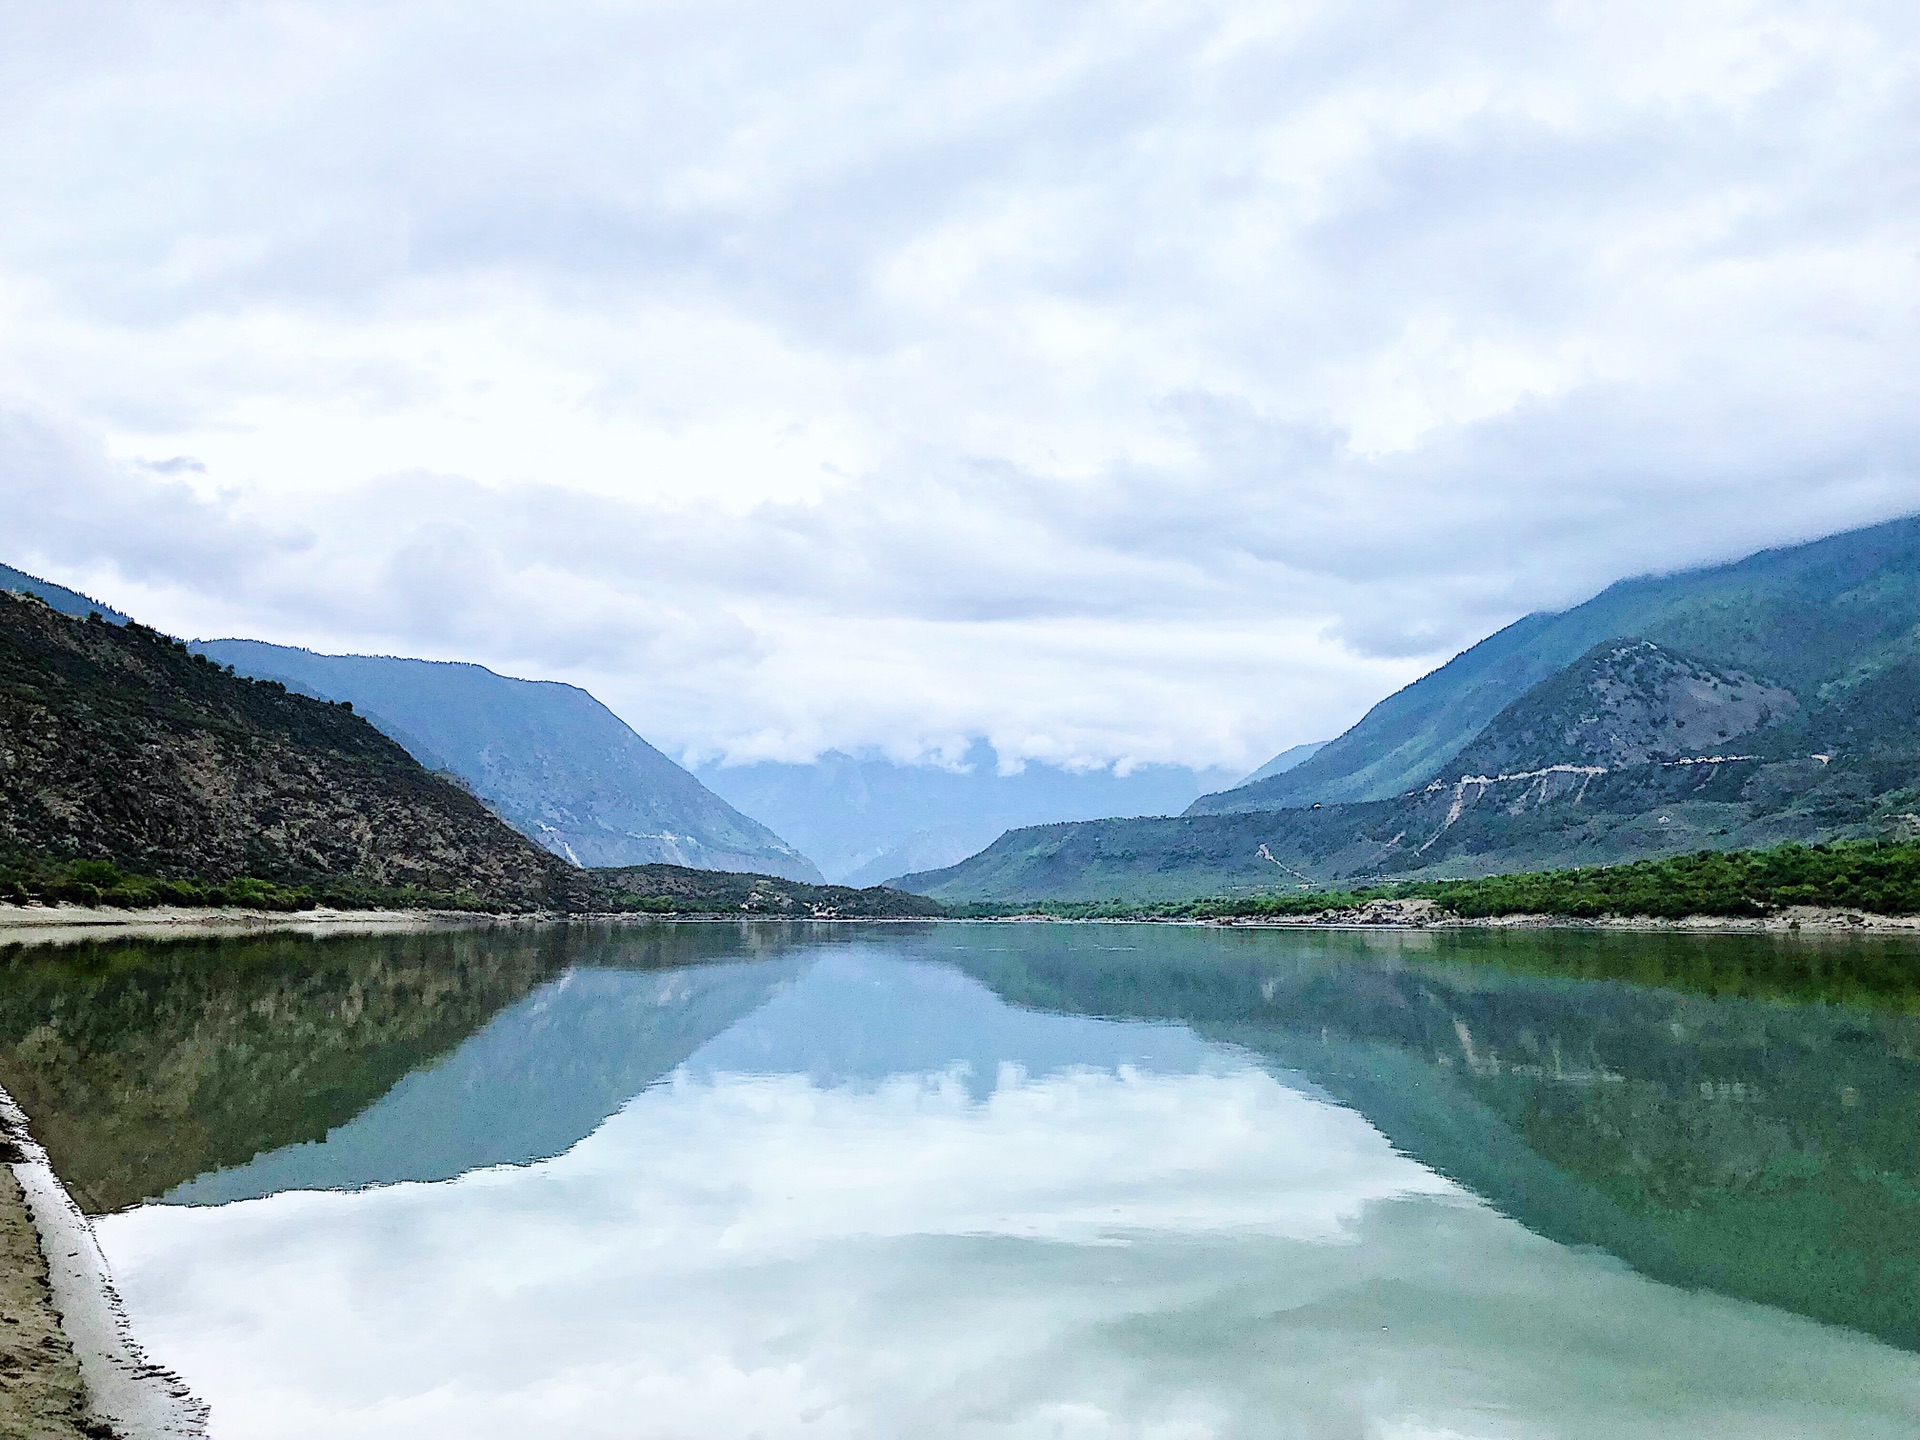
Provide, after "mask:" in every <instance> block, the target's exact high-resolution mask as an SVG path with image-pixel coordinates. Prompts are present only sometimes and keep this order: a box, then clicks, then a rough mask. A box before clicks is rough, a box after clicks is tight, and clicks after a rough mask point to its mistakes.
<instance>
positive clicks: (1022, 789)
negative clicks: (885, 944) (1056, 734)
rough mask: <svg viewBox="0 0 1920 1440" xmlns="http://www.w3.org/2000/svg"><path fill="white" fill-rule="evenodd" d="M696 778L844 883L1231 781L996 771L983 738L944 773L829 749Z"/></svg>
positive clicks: (945, 860)
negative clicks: (1011, 832)
mask: <svg viewBox="0 0 1920 1440" xmlns="http://www.w3.org/2000/svg"><path fill="white" fill-rule="evenodd" d="M697 773H698V774H699V776H700V778H701V779H702V780H704V781H705V782H706V783H707V784H708V785H709V786H710V787H712V788H713V789H714V790H716V791H718V792H719V793H720V794H721V795H724V796H725V797H726V798H727V799H728V800H730V801H732V802H733V803H734V804H735V805H737V806H738V807H739V808H740V809H742V810H744V811H745V812H746V813H747V814H749V815H752V816H755V817H756V818H758V819H760V820H762V821H764V822H765V823H767V824H769V825H771V826H773V827H774V828H775V829H776V830H778V831H779V832H780V833H781V834H782V835H786V836H789V837H790V838H791V839H792V840H793V841H794V843H795V844H797V845H799V846H800V847H801V848H802V849H804V850H805V851H806V852H807V853H808V854H809V855H812V856H813V857H814V858H815V859H817V860H818V861H819V862H820V866H821V868H822V869H823V870H824V871H825V872H826V873H827V874H828V875H830V876H832V877H834V878H835V879H838V880H841V881H844V882H846V883H848V884H870V883H874V882H877V881H880V880H885V879H889V878H891V877H892V876H895V875H898V874H900V873H901V872H903V871H906V870H912V869H916V868H925V867H927V866H930V865H935V864H941V865H944V864H951V863H952V862H954V861H956V860H959V859H961V858H963V857H964V856H967V855H971V854H972V853H974V851H976V850H978V849H980V848H981V847H982V846H983V845H985V844H987V843H988V842H989V841H991V840H992V839H993V838H994V837H995V836H996V835H999V834H1000V833H1001V832H1002V831H1004V830H1006V829H1008V828H1009V827H1013V826H1020V825H1032V824H1037V823H1040V822H1044V821H1052V820H1077V819H1091V818H1093V817H1095V816H1101V815H1167V814H1172V813H1174V812H1176V811H1178V810H1180V809H1181V808H1182V807H1183V806H1185V805H1186V804H1187V803H1188V802H1189V801H1191V800H1193V799H1194V798H1195V797H1196V796H1198V795H1199V794H1201V793H1202V792H1203V791H1204V790H1206V789H1207V787H1208V786H1209V785H1218V784H1220V783H1222V782H1223V781H1225V780H1226V779H1228V778H1230V772H1224V771H1219V770H1211V771H1203V770H1192V769H1188V768H1187V767H1185V766H1180V765H1142V766H1138V767H1136V768H1135V769H1133V770H1131V771H1129V772H1127V773H1126V774H1124V775H1123V774H1120V773H1118V772H1117V771H1115V770H1113V769H1094V770H1069V769H1066V768H1064V767H1061V766H1057V765H1046V764H1041V763H1038V762H1029V763H1028V764H1026V765H1025V766H1023V767H1022V768H1020V769H1018V770H1015V771H1011V772H1009V773H1005V774H1003V773H1001V770H1000V764H999V756H998V755H997V754H996V753H995V752H994V749H993V747H992V746H991V745H989V744H987V743H986V742H985V741H975V742H974V744H973V745H972V746H971V748H970V749H969V750H968V751H967V753H966V755H965V756H964V757H963V758H962V759H961V762H960V764H959V765H957V766H955V767H952V768H947V767H944V766H939V765H902V764H897V763H895V762H894V761H891V760H888V759H886V758H885V757H884V756H878V755H865V756H854V755H848V754H845V753H843V752H841V751H837V750H830V751H828V752H827V753H826V754H824V755H822V756H820V758H819V759H818V760H815V761H813V762H812V763H811V764H806V765H793V764H783V763H778V762H771V761H767V762H761V763H758V764H752V765H725V766H723V765H713V766H702V767H700V768H699V770H698V772H697Z"/></svg>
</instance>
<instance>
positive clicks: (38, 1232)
mask: <svg viewBox="0 0 1920 1440" xmlns="http://www.w3.org/2000/svg"><path fill="white" fill-rule="evenodd" d="M0 1145H3V1146H4V1147H5V1159H6V1161H7V1163H6V1164H5V1165H4V1167H0V1433H4V1434H6V1435H8V1436H10V1437H11V1436H15V1435H17V1436H21V1437H23V1440H26V1437H33V1440H80V1437H91V1440H101V1437H104V1436H118V1437H122V1440H182V1437H197V1436H204V1435H205V1434H206V1433H207V1407H206V1406H205V1405H204V1404H202V1403H201V1402H200V1401H199V1400H197V1399H195V1398H194V1396H193V1395H192V1393H191V1392H189V1391H188V1389H187V1387H186V1385H185V1383H184V1382H182V1381H181V1380H180V1378H179V1377H178V1376H176V1375H174V1374H172V1373H171V1372H170V1371H167V1370H163V1369H161V1368H160V1367H159V1366H157V1365H154V1364H152V1363H151V1362H150V1361H149V1360H148V1359H147V1358H146V1356H145V1355H143V1354H142V1353H141V1351H140V1347H139V1345H138V1344H137V1343H136V1342H135V1340H134V1338H133V1331H132V1329H131V1327H130V1326H129V1325H128V1323H127V1316H126V1311H125V1310H124V1309H123V1308H122V1307H121V1304H120V1297H119V1296H118V1295H117V1294H116V1293H115V1292H114V1288H113V1280H112V1277H111V1276H110V1275H109V1274H108V1272H107V1262H106V1257H105V1256H104V1255H103V1254H102V1253H101V1251H100V1245H99V1242H98V1241H97V1240H96V1239H95V1238H94V1234H93V1227H92V1226H91V1225H90V1224H88V1223H87V1218H86V1217H85V1216H84V1215H82V1214H81V1213H80V1208H79V1207H78V1206H77V1205H75V1204H74V1203H73V1200H72V1198H71V1197H70V1196H68V1194H67V1191H66V1187H65V1186H63V1185H62V1184H61V1183H60V1178H59V1177H58V1176H57V1175H55V1174H54V1173H53V1167H52V1166H51V1165H49V1164H48V1163H47V1155H46V1152H45V1151H44V1150H42V1149H41V1148H40V1146H39V1145H38V1144H37V1143H36V1142H35V1141H34V1140H33V1138H32V1136H31V1135H30V1134H29V1133H28V1131H27V1122H26V1116H24V1115H23V1114H22V1113H21V1112H20V1108H19V1107H18V1106H17V1105H15V1104H14V1103H13V1098H12V1097H11V1096H10V1095H8V1094H7V1093H6V1091H4V1090H0Z"/></svg>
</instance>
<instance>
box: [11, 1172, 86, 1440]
mask: <svg viewBox="0 0 1920 1440" xmlns="http://www.w3.org/2000/svg"><path fill="white" fill-rule="evenodd" d="M102 1433H103V1432H102V1431H100V1430H99V1429H98V1428H97V1427H96V1426H95V1425H94V1424H93V1422H91V1421H90V1420H89V1419H88V1418H87V1392H86V1387H85V1386H84V1385H82V1384H81V1383H80V1362H79V1361H78V1360H77V1359H75V1358H74V1354H73V1342H72V1341H70V1340H68V1339H67V1334H66V1331H64V1330H62V1329H61V1328H60V1316H59V1312H58V1311H56V1310H55V1309H54V1308H53V1291H52V1289H51V1288H50V1287H49V1286H48V1284H47V1261H46V1257H45V1256H43V1255H42V1254H41V1253H40V1236H39V1234H38V1233H37V1232H36V1231H35V1230H34V1228H33V1220H32V1217H31V1216H29V1215H28V1213H27V1201H26V1196H25V1195H24V1194H23V1193H22V1192H21V1189H20V1182H19V1181H18V1180H16V1179H15V1178H14V1175H13V1167H12V1166H10V1165H0V1435H14V1436H19V1437H20V1440H82V1437H89V1436H92V1437H97V1436H99V1435H100V1434H102Z"/></svg>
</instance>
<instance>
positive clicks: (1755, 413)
mask: <svg viewBox="0 0 1920 1440" xmlns="http://www.w3.org/2000/svg"><path fill="white" fill-rule="evenodd" d="M0 26H4V33H5V34H6V35H7V37H8V38H7V43H6V45H5V46H4V47H0V197H4V198H0V560H5V561H7V562H9V563H12V564H14V565H17V566H19V567H21V568H23V569H27V570H30V571H33V572H34V573H37V574H41V575H45V576H46V577H47V578H50V579H54V580H58V581H61V582H62V583H66V584H71V585H74V586H76V587H78V588H81V589H84V590H87V591H89V592H90V593H92V594H95V595H96V596H98V597H99V598H101V599H104V600H107V601H108V602H110V603H112V604H114V605H117V606H119V607H120V608H122V609H125V610H127V611H129V612H131V613H133V614H134V615H136V616H137V617H138V618H141V619H143V620H145V621H147V622H148V623H151V624H155V625H159V626H161V627H162V628H165V629H168V630H170V631H172V632H174V633H177V634H181V635H185V636H198V637H213V636H225V635H242V636H250V637H254V638H259V639H266V640H273V641H279V642H282V643H291V644H304V645H309V646H313V647H315V648H319V649H325V650H335V651H355V652H362V653H397V654H409V655H422V656H427V657H430V658H441V659H464V660H475V661H479V662H481V663H484V664H488V665H491V666H493V667H494V668H495V669H498V670H501V671H503V672H504V673H509V674H515V675H525V676H533V677H538V678H553V679H563V680H570V681H573V682H575V683H578V684H582V685H585V686H586V687H587V688H589V689H591V690H592V691H593V692H594V693H595V694H597V695H599V696H600V697H601V698H602V699H604V700H606V701H607V702H608V703H609V704H610V705H611V706H612V707H613V708H614V709H615V710H616V711H618V712H619V713H620V714H621V715H622V716H623V717H625V718H626V719H627V720H628V721H629V722H631V723H632V724H634V725H635V726H636V728H638V729H639V730H640V731H641V733H642V734H644V735H646V736H647V737H648V738H649V739H651V740H653V741H654V742H655V743H656V744H659V745H661V746H662V747H663V748H666V749H668V750H670V751H672V752H674V753H676V754H680V755H683V756H685V757H687V758H689V759H697V760H708V761H711V760H714V759H723V760H728V761H749V760H757V759H786V760H805V759H808V758H810V757H811V756H813V755H815V754H817V753H818V752H819V751H821V750H822V749H825V748H829V747H835V748H841V749H850V750H852V749H877V750H881V751H884V752H886V753H888V754H890V755H893V756H894V757H895V758H899V759H913V758H941V757H948V758H951V757H953V756H956V755H958V754H959V753H961V752H962V751H964V749H965V748H966V744H967V742H968V741H969V740H970V739H971V738H973V737H982V738H985V739H987V740H989V741H990V742H991V743H992V744H993V745H994V746H995V747H996V749H997V750H998V751H999V752H1000V755H1001V757H1002V762H1003V763H1017V762H1018V761H1020V760H1046V761H1052V762H1056V763H1063V764H1070V765H1101V764H1118V765H1120V766H1123V767H1125V766H1131V765H1136V764H1140V763H1148V762H1158V761H1175V762H1181V763H1186V764H1193V765H1211V764H1224V765H1245V766H1248V767H1249V768H1250V767H1251V766H1252V765H1254V764H1257V763H1259V762H1260V761H1262V760H1264V759H1265V758H1266V757H1267V756H1268V755H1270V754H1272V753H1274V752H1275V751H1277V750H1279V749H1281V748H1284V747H1285V746H1288V745H1291V744H1294V743H1297V742H1301V741H1307V740H1317V739H1324V738H1326V737H1328V736H1329V735H1331V734H1333V733H1336V732H1338V731H1339V730H1340V729H1343V728H1344V727H1345V726H1346V725H1348V724H1350V723H1352V721H1354V720H1355V719H1357V718H1358V717H1359V716H1360V715H1361V714H1362V713H1363V712H1364V711H1365V710H1366V709H1367V707H1368V706H1369V705H1371V704H1372V703H1373V702H1374V701H1376V700H1378V699H1380V698H1381V697H1382V696H1384V695H1385V694H1387V693H1389V692H1390V691H1392V690H1393V689H1395V688H1397V687H1398V686H1400V685H1402V684H1404V683H1406V682H1408V681H1410V680H1412V679H1413V678H1415V677H1416V676H1418V675H1419V674H1421V673H1423V672H1424V671H1426V670H1428V669H1430V668H1432V667H1433V666H1434V665H1436V664H1438V663H1441V662H1442V661H1444V660H1445V659H1447V658H1448V657H1449V656H1450V655H1452V654H1454V653H1455V652H1457V651H1458V650H1460V649H1462V648H1464V647H1466V646H1468V645H1470V644H1472V643H1473V642H1475V641H1476V640H1478V639H1480V638H1482V637H1483V636H1485V635H1486V634H1488V633H1490V632H1491V631H1493V630H1494V629H1497V628H1498V627H1499V626H1501V625H1503V624H1505V623H1507V622H1509V621H1511V620H1513V619H1515V618H1517V617H1518V616H1519V615H1521V614H1524V613H1526V612H1528V611H1530V610H1535V609H1541V608H1559V607H1564V606H1565V605H1568V604H1571V603H1574V602H1577V601H1579V600H1581V599H1584V598H1585V597H1586V596H1588V595H1590V594H1592V593H1594V592H1596V591H1597V590H1599V589H1601V588H1603V587H1604V586H1605V585H1606V584H1608V583H1610V582H1611V581H1613V580H1615V579H1618V578H1621V577H1622V576H1625V575H1629V574H1635V573H1642V572H1646V571H1653V570H1665V569H1672V568H1676V567H1681V566H1686V565H1691V564H1696V563H1703V562H1710V561H1714V560H1721V559H1728V558H1732V557H1735V556H1738V555H1740V554H1744V553H1747V552H1749V551H1751V550H1753V549H1757V548H1760V547H1762V546H1766V545H1771V544H1779V543H1785V542H1791V541H1796V540H1802V539H1808V538H1812V537H1814V536H1817V535H1821V534H1826V533H1830V532H1833V531H1836V530H1840V529H1845V528H1849V527H1851V526H1855V525H1861V524H1866V523H1870V522H1872V521H1875V520H1880V519H1885V518H1889V517H1891V516H1894V515H1898V514H1904V513H1909V512H1911V511H1913V510H1915V509H1916V508H1920V458H1917V457H1920V443H1917V442H1920V393H1916V392H1920V363H1917V361H1920V357H1917V356H1916V348H1917V347H1916V343H1915V341H1916V332H1917V331H1920V326H1917V325H1916V308H1917V306H1916V299H1917V298H1920V274H1917V273H1916V272H1917V271H1920V246H1917V245H1916V241H1915V236H1916V235H1920V163H1916V148H1917V147H1920V127H1917V126H1915V125H1914V124H1913V117H1914V116H1915V115H1916V114H1920V34H1917V33H1916V32H1920V10H1916V9H1915V8H1914V7H1913V6H1912V5H1911V4H1897V3H1885V4H1878V3H1859V4H1824V3H1818V0H1814V3H1806V0H1800V3H1792V4H1784V3H1782V4H1765V3H1753V4H1742V3H1712V0H1702V3H1699V4H1692V5H1686V6H1674V5H1671V4H1661V5H1652V4H1641V3H1634V0H1609V3H1604V4H1591V5H1584V4H1546V3H1543V4H1538V5H1511V4H1503V5H1480V4H1471V3H1463V4H1450V5H1445V6H1436V5H1431V4H1421V3H1407V4H1390V3H1383V4H1360V5H1354V4H1341V5H1335V4H1311V3H1309V4H1278V5H1253V4H1227V3H1217V4H1206V3H1195V4H1176V3H1153V0H1141V3H1114V4H1101V5H1094V4H1050V3H1045V0H1020V3H992V0H984V3H983V0H953V3H949V4H943V5H940V6H900V5H881V4H867V3H851V0H814V3H809V4H805V5H792V4H772V3H766V0H700V3H698V4H694V3H685V4H681V3H655V4H632V5H629V4H618V3H612V0H545V3H542V4H539V5H532V4H518V5H516V4H501V3H488V0H469V3H463V4H460V5H452V4H446V3H410V0H380V3H377V4H372V3H368V4H361V3H355V0H328V3H325V4H303V3H293V0H282V3H271V4H266V3H263V4H253V5H238V4H233V3H226V0H222V3H192V0H165V3H151V4H146V3H136V4H114V3H106V0H102V3H94V4H88V5H85V6H55V5H46V4H43V3H14V0H0Z"/></svg>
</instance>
